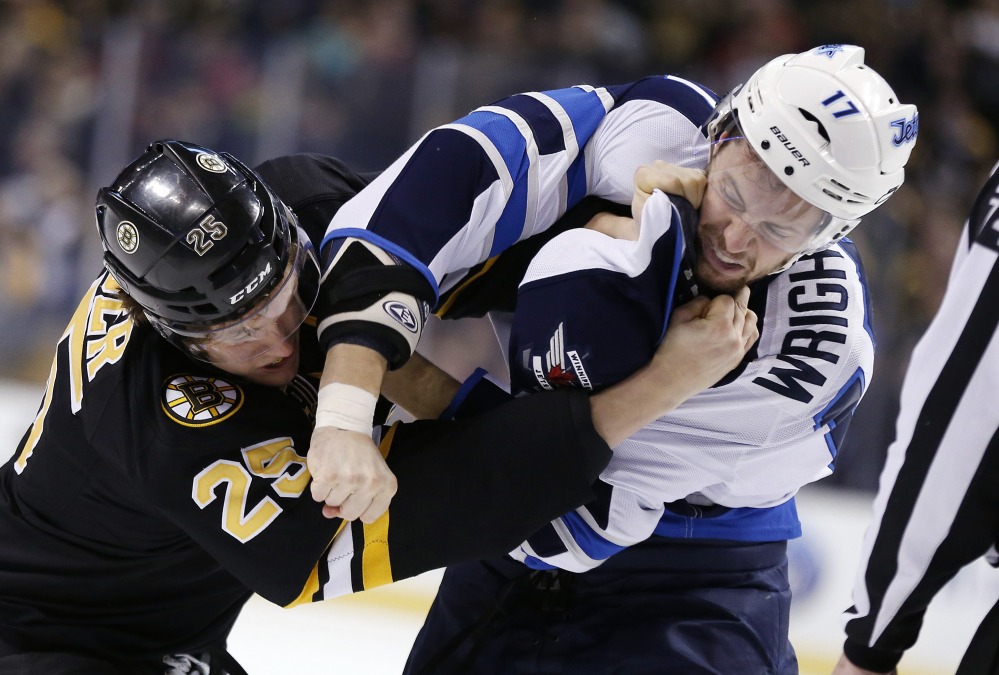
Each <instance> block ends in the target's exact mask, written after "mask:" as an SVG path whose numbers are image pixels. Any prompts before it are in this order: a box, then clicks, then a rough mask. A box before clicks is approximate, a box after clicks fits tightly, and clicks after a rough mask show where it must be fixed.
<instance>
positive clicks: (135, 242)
mask: <svg viewBox="0 0 999 675" xmlns="http://www.w3.org/2000/svg"><path fill="white" fill-rule="evenodd" d="M115 236H116V237H117V238H118V245H119V246H121V250H122V251H124V252H125V253H128V254H132V253H135V249H137V248H139V231H138V230H137V229H135V225H133V224H132V223H130V222H128V221H127V220H123V221H121V222H120V223H118V229H117V230H115Z"/></svg>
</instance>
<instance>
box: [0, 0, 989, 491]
mask: <svg viewBox="0 0 999 675" xmlns="http://www.w3.org/2000/svg"><path fill="white" fill-rule="evenodd" d="M843 42H846V43H853V44H859V45H862V46H864V47H865V48H866V50H867V62H868V63H869V64H870V65H872V66H873V67H874V68H875V69H877V70H878V71H879V72H880V73H881V74H882V75H884V76H885V77H886V79H887V80H888V81H889V83H891V85H892V86H893V87H894V89H895V91H896V93H897V94H898V96H899V98H900V99H901V100H902V101H904V102H906V103H915V104H917V105H918V106H919V109H920V129H919V131H920V133H919V140H918V142H917V144H916V148H915V151H914V153H913V156H912V160H911V162H910V165H909V169H908V171H907V174H908V175H907V181H906V184H905V186H904V187H903V188H902V190H901V191H900V192H899V193H898V195H897V196H895V197H894V198H893V199H892V200H891V201H890V202H889V203H888V205H887V206H886V207H884V208H882V209H880V210H879V211H877V212H876V213H875V214H873V215H872V216H870V217H869V218H867V219H865V224H864V225H862V226H861V227H860V228H859V229H858V230H856V231H855V236H854V237H853V238H854V240H855V241H856V242H857V243H858V245H859V246H860V247H861V250H862V251H863V253H864V255H865V262H866V265H867V268H868V272H869V275H870V277H871V280H872V288H873V303H874V308H875V333H876V338H877V341H878V361H877V364H876V368H875V373H876V376H875V379H874V382H873V384H872V387H871V390H870V392H869V393H868V395H867V397H866V398H865V399H864V401H863V403H862V404H861V408H860V410H859V412H858V415H857V416H856V418H855V420H854V422H853V426H852V429H851V434H850V437H849V442H848V446H847V448H846V449H845V450H844V451H843V452H842V453H841V458H840V462H839V469H838V471H837V473H836V475H835V476H834V477H833V478H832V479H829V480H828V481H827V482H833V483H838V484H840V485H843V486H847V487H852V488H857V489H862V490H870V489H873V488H874V487H875V486H876V481H877V475H878V472H879V470H880V467H881V464H882V462H883V457H884V452H885V450H886V448H887V445H888V444H889V442H890V440H891V438H892V437H893V435H894V416H895V413H896V411H897V392H898V388H899V385H900V381H901V377H902V374H903V372H904V368H905V366H906V364H907V361H908V357H909V352H910V350H911V349H912V346H913V344H914V342H915V340H916V339H917V338H918V337H919V335H920V333H921V332H922V330H923V329H924V328H925V326H926V324H927V322H928V320H929V319H930V317H931V316H932V314H933V312H934V310H935V309H936V307H937V304H938V303H939V300H940V297H941V294H942V291H943V288H944V284H945V281H946V277H947V271H948V267H949V264H950V260H951V258H952V255H953V252H954V248H955V245H956V242H957V237H958V234H959V231H960V227H961V224H962V222H963V220H964V217H965V214H966V212H967V210H968V207H969V205H970V200H971V198H972V197H973V195H974V194H975V193H976V192H977V191H978V189H979V187H980V186H981V183H982V181H983V180H984V177H985V175H986V173H987V170H988V169H989V168H990V167H991V166H992V164H994V163H995V161H996V160H997V159H999V150H997V134H999V0H967V1H964V2H943V1H942V0H835V1H826V0H808V1H807V2H806V1H805V0H799V1H797V2H793V1H791V0H740V1H736V0H619V1H616V2H615V1H611V0H534V1H529V0H365V1H363V2H360V1H357V0H280V1H273V0H272V1H269V2H268V1H267V0H253V1H251V0H171V1H170V2H161V1H158V0H145V1H143V0H135V1H133V2H127V1H124V0H64V1H62V2H59V1H56V0H0V377H6V378H15V379H21V380H27V381H32V382H41V381H43V380H44V378H45V376H46V374H47V371H48V367H49V359H50V358H51V353H52V349H53V346H54V344H55V343H56V341H57V340H58V338H59V335H60V334H61V332H62V330H63V327H64V326H65V324H66V322H67V321H68V318H69V316H70V314H71V312H72V310H73V308H74V307H75V305H76V302H77V299H78V298H79V297H80V296H81V294H82V293H83V291H84V290H85V289H86V287H87V286H89V283H90V281H91V279H92V278H93V277H94V275H95V274H96V273H97V272H98V269H99V265H100V250H99V243H98V238H97V236H96V233H95V232H94V225H93V222H94V219H93V212H92V207H93V199H94V196H95V193H96V191H97V189H98V188H99V187H100V186H102V185H105V184H107V183H108V182H109V181H110V180H111V179H112V178H113V177H114V176H115V174H116V173H117V172H118V171H119V170H120V168H121V167H123V166H124V165H125V164H126V163H127V162H128V161H129V160H130V159H132V158H133V157H134V156H136V155H137V154H138V153H140V152H141V151H142V150H143V149H144V147H145V146H146V145H147V144H148V143H149V142H150V141H152V140H155V139H157V138H164V137H172V138H179V139H183V140H189V141H193V142H197V143H200V144H203V145H207V146H209V147H213V148H215V149H218V150H225V151H229V152H231V153H233V154H234V155H236V156H237V157H240V158H241V159H243V160H244V161H246V162H247V163H250V164H253V163H256V162H258V161H261V160H263V159H266V158H268V157H272V156H275V155H279V154H283V153H288V152H297V151H313V152H323V153H329V154H332V155H336V156H338V157H340V158H342V159H344V160H345V161H347V162H348V163H349V164H350V165H352V166H354V167H355V168H357V169H360V170H366V171H367V170H377V169H380V168H383V167H384V166H386V165H387V164H388V163H389V162H390V161H391V160H392V159H394V158H395V157H396V156H397V155H398V154H400V153H401V152H402V151H403V150H405V148H406V147H408V146H409V145H410V144H411V143H412V142H413V141H414V140H416V139H417V138H418V137H419V136H420V135H421V134H422V133H423V132H424V131H426V130H427V129H429V128H430V127H432V126H434V125H436V124H440V123H444V122H448V121H450V120H452V119H454V118H457V117H459V116H461V115H462V114H464V113H465V112H467V111H468V110H470V109H472V108H474V107H477V106H479V105H483V104H486V103H489V102H491V101H493V100H496V99H498V98H501V97H503V96H505V95H508V94H512V93H516V92H519V91H526V90H543V89H549V88H554V87H561V86H569V85H573V84H579V83H589V84H615V83H619V82H627V81H630V80H633V79H637V78H639V77H641V76H644V75H648V74H654V73H671V74H677V75H680V76H683V77H686V78H688V79H692V80H695V81H698V82H701V83H703V84H704V85H706V86H708V87H709V88H711V89H713V90H714V91H715V92H717V93H719V94H721V93H724V92H726V91H727V90H728V89H730V88H731V87H732V86H734V85H735V84H737V83H740V82H742V81H743V80H744V79H745V78H746V77H747V76H748V75H749V74H750V73H751V72H752V71H753V70H754V69H755V68H757V67H758V66H760V65H762V64H763V63H764V62H765V61H767V60H769V59H770V58H772V57H774V56H777V55H779V54H784V53H788V52H796V51H803V50H805V49H808V48H810V47H813V46H816V45H821V44H831V43H843Z"/></svg>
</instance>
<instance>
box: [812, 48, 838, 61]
mask: <svg viewBox="0 0 999 675" xmlns="http://www.w3.org/2000/svg"><path fill="white" fill-rule="evenodd" d="M841 51H843V45H822V46H821V47H816V48H815V53H816V54H823V55H825V56H828V57H829V58H830V59H831V58H833V57H834V56H836V55H837V54H839V53H840V52H841Z"/></svg>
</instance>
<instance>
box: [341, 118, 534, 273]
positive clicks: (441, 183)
mask: <svg viewBox="0 0 999 675" xmlns="http://www.w3.org/2000/svg"><path fill="white" fill-rule="evenodd" d="M518 136H519V134H518ZM521 140H523V139H522V138H521ZM497 180H499V174H498V173H497V172H496V167H495V166H493V163H492V161H491V160H490V159H489V157H488V155H487V154H486V153H485V151H484V150H483V148H482V146H481V145H480V144H479V142H478V141H477V140H475V139H474V138H472V137H471V136H469V135H468V134H467V133H464V132H462V131H459V130H457V129H449V128H446V129H435V130H434V131H432V132H430V133H429V134H428V135H427V136H426V138H424V139H423V141H422V142H421V143H420V146H419V147H418V148H416V150H415V151H414V152H413V155H412V156H411V157H410V158H409V161H408V162H407V163H406V166H405V167H403V169H402V172H401V173H400V176H399V179H398V180H396V181H395V182H394V183H393V184H392V185H391V186H390V187H389V188H388V190H387V191H386V192H385V195H384V196H383V197H382V199H381V200H380V201H379V203H378V206H377V207H376V208H375V210H374V212H373V213H372V215H371V217H370V218H369V220H368V222H367V223H366V224H364V223H360V224H359V227H365V228H366V229H367V231H368V232H370V233H372V234H373V235H374V237H365V238H368V239H369V240H372V241H375V237H379V238H381V240H383V241H391V242H395V243H396V244H397V245H398V246H399V248H400V249H402V250H403V251H406V252H407V255H400V257H401V258H403V259H405V260H407V261H408V260H409V259H410V256H411V257H412V258H414V259H415V260H417V261H419V262H420V263H421V265H422V266H423V267H427V266H429V264H430V262H431V261H432V260H433V259H434V258H435V257H436V256H437V254H438V253H440V251H441V249H443V248H444V247H445V246H446V245H447V244H448V242H450V241H451V240H452V239H453V238H454V237H455V236H456V235H457V234H458V233H459V232H461V231H462V229H463V228H464V227H465V226H466V225H467V224H468V217H469V214H470V213H471V212H472V207H473V204H474V203H475V199H476V198H477V197H478V196H479V195H480V194H482V193H483V192H484V191H486V190H487V189H489V187H490V186H492V185H493V184H495V183H496V181H497ZM342 236H358V235H356V234H353V233H352V234H349V235H346V234H343V230H334V231H332V232H331V233H329V234H327V236H326V237H325V238H324V240H323V246H324V247H325V245H326V244H327V242H328V240H330V239H332V238H336V237H342ZM387 250H392V249H387ZM392 252H393V253H395V252H396V251H394V250H392ZM434 285H435V286H436V284H434Z"/></svg>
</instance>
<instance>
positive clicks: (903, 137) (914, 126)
mask: <svg viewBox="0 0 999 675" xmlns="http://www.w3.org/2000/svg"><path fill="white" fill-rule="evenodd" d="M891 126H892V127H894V128H895V136H894V137H893V138H892V139H891V144H892V145H894V146H895V147H896V148H897V147H898V146H900V145H902V144H903V143H911V142H912V141H914V140H916V135H917V134H918V133H919V115H918V114H916V115H913V116H912V119H908V120H907V119H905V118H904V117H903V118H902V119H900V120H895V121H894V122H892V123H891Z"/></svg>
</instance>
